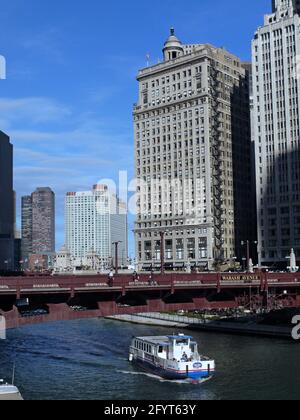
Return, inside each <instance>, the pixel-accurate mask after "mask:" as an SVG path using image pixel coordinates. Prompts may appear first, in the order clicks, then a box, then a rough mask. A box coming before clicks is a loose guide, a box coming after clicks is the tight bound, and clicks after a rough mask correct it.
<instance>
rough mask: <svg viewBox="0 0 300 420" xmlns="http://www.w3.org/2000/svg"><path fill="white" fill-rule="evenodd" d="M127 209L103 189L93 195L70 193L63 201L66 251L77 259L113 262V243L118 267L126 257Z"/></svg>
mask: <svg viewBox="0 0 300 420" xmlns="http://www.w3.org/2000/svg"><path fill="white" fill-rule="evenodd" d="M127 237H128V227H127V208H126V205H125V203H123V202H121V201H120V200H119V199H118V197H117V196H116V195H115V194H112V193H111V192H109V190H108V187H107V186H106V185H100V184H99V185H95V186H94V187H93V190H92V191H87V192H69V193H67V195H66V199H65V239H66V248H67V249H68V251H70V253H71V254H72V256H73V257H74V258H76V259H80V258H86V257H87V256H88V254H91V253H93V254H96V256H97V257H98V258H99V259H101V260H102V262H103V263H105V264H106V265H109V264H110V263H111V261H112V260H113V261H115V258H114V257H115V248H114V245H113V243H114V242H120V243H119V247H118V257H119V258H118V259H119V262H118V263H119V266H121V265H126V263H127V256H128V239H127Z"/></svg>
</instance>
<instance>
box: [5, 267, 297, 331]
mask: <svg viewBox="0 0 300 420" xmlns="http://www.w3.org/2000/svg"><path fill="white" fill-rule="evenodd" d="M241 306H242V307H245V308H251V309H259V308H262V307H268V308H270V309H275V308H283V307H297V306H300V273H296V274H289V273H262V272H259V273H256V274H221V273H203V274H181V273H173V274H163V275H160V274H154V275H152V276H150V275H149V274H148V275H147V274H141V275H139V276H133V275H130V274H119V275H116V276H114V278H109V277H108V276H104V275H97V276H45V275H40V276H25V277H0V315H2V316H4V317H5V318H6V323H7V327H8V328H15V327H19V326H23V325H26V324H35V323H42V322H50V321H59V320H74V319H83V318H94V317H104V316H110V315H119V314H133V313H145V312H158V311H162V312H168V311H177V310H181V309H185V310H201V309H223V308H237V307H241Z"/></svg>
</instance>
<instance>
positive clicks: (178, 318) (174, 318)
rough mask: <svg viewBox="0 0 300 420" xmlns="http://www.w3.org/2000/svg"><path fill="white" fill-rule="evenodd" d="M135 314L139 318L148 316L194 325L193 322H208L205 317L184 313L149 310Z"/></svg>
mask: <svg viewBox="0 0 300 420" xmlns="http://www.w3.org/2000/svg"><path fill="white" fill-rule="evenodd" d="M136 316H138V317H140V318H148V319H157V320H160V321H168V322H174V323H178V324H188V325H195V324H198V325H199V324H201V325H202V324H206V323H207V322H208V320H207V319H201V318H196V317H187V316H184V315H176V314H174V315H173V314H163V313H159V312H149V313H141V314H136Z"/></svg>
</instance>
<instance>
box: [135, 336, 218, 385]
mask: <svg viewBox="0 0 300 420" xmlns="http://www.w3.org/2000/svg"><path fill="white" fill-rule="evenodd" d="M129 361H130V362H133V363H134V364H136V365H137V366H138V367H140V368H142V369H143V370H145V371H147V372H150V373H153V374H155V375H158V376H160V377H162V378H164V379H169V380H179V379H184V380H185V379H190V380H195V381H197V380H200V379H202V378H209V377H211V376H213V374H214V372H215V361H214V360H210V359H209V358H206V357H202V356H200V354H199V353H198V345H197V343H196V342H194V341H193V337H190V336H186V335H184V334H178V335H173V336H165V337H136V338H134V339H133V340H132V343H131V347H130V353H129Z"/></svg>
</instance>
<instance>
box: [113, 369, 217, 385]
mask: <svg viewBox="0 0 300 420" xmlns="http://www.w3.org/2000/svg"><path fill="white" fill-rule="evenodd" d="M117 372H118V373H122V374H123V375H133V376H146V377H148V378H151V379H155V380H158V381H159V382H161V383H172V384H179V385H201V384H203V383H205V382H207V381H210V380H211V379H212V377H210V378H203V379H198V380H193V379H181V380H169V379H163V378H161V377H160V376H157V375H153V374H151V373H147V372H134V371H126V370H118V371H117Z"/></svg>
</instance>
